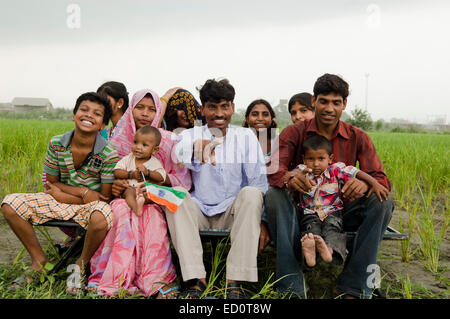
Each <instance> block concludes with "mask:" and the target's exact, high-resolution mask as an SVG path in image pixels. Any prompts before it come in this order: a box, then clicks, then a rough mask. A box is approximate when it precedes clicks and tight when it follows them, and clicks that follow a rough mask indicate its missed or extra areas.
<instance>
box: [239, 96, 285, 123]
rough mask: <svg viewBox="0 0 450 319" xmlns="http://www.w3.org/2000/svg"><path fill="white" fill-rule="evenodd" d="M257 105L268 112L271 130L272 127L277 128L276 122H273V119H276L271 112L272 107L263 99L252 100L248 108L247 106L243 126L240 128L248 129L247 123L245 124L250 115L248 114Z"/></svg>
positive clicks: (272, 111)
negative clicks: (262, 106)
mask: <svg viewBox="0 0 450 319" xmlns="http://www.w3.org/2000/svg"><path fill="white" fill-rule="evenodd" d="M257 104H263V105H265V106H266V107H267V109H268V110H269V113H270V116H271V117H272V123H271V125H270V127H271V128H273V127H277V122H275V121H274V118H275V117H276V114H275V111H274V110H273V108H272V106H271V105H270V103H269V102H267V101H266V100H264V99H258V100H254V101H253V102H252V103H250V105H249V106H247V110H246V111H245V120H244V124H243V125H242V126H244V127H248V123H247V120H246V119H247V117H248V116H249V115H250V113H251V112H252V110H253V108H254V107H255V106H256V105H257Z"/></svg>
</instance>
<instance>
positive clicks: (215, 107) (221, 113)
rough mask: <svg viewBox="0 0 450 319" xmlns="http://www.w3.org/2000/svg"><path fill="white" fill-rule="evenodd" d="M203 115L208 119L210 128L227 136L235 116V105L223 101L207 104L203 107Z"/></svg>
mask: <svg viewBox="0 0 450 319" xmlns="http://www.w3.org/2000/svg"><path fill="white" fill-rule="evenodd" d="M201 110H202V115H203V116H204V117H205V119H206V123H207V124H208V127H209V128H217V129H220V130H221V131H222V134H223V135H222V136H225V134H226V131H227V127H228V125H229V124H230V122H231V116H232V115H233V114H234V103H233V102H231V101H225V100H221V101H220V102H209V101H208V102H206V103H205V105H202V107H201Z"/></svg>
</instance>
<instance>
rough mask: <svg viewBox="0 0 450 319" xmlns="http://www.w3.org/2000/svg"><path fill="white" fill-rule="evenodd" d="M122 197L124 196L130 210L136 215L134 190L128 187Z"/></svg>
mask: <svg viewBox="0 0 450 319" xmlns="http://www.w3.org/2000/svg"><path fill="white" fill-rule="evenodd" d="M123 195H124V196H125V201H126V202H127V204H128V206H129V207H130V208H131V210H132V211H133V212H134V213H135V214H136V215H137V210H138V207H137V203H136V189H135V188H134V187H128V188H127V189H126V190H125V191H124V193H123Z"/></svg>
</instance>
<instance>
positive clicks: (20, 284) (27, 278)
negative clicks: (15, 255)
mask: <svg viewBox="0 0 450 319" xmlns="http://www.w3.org/2000/svg"><path fill="white" fill-rule="evenodd" d="M53 267H54V265H53V264H51V263H49V262H47V263H46V264H45V265H44V267H42V272H40V271H37V270H34V269H31V268H28V269H27V270H25V271H24V273H23V274H22V275H21V276H19V277H17V278H16V279H14V280H13V281H12V282H11V286H10V287H9V291H10V292H15V291H17V290H20V289H23V288H24V287H25V286H27V285H31V284H32V283H33V282H35V281H37V280H40V278H41V276H42V275H45V274H46V273H47V272H49V271H50V270H52V269H53Z"/></svg>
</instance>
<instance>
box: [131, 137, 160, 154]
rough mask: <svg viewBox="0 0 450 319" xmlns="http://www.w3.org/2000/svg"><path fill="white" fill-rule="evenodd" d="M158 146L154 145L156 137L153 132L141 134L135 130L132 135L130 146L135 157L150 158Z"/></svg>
mask: <svg viewBox="0 0 450 319" xmlns="http://www.w3.org/2000/svg"><path fill="white" fill-rule="evenodd" d="M158 150H159V147H158V146H157V145H156V137H155V134H153V133H145V134H142V133H140V132H136V135H135V136H134V141H133V145H132V146H131V152H133V155H134V156H135V157H136V158H137V159H150V157H151V156H152V155H154V154H156V153H157V152H158Z"/></svg>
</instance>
